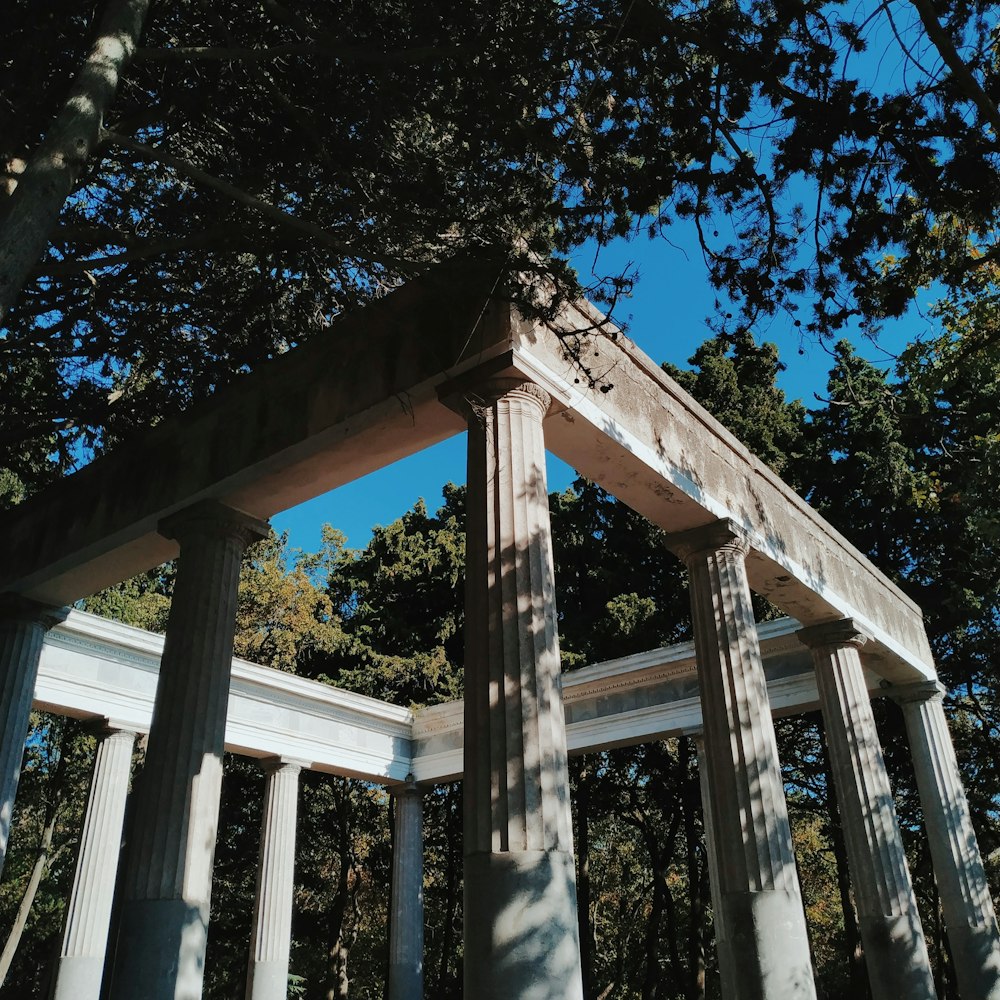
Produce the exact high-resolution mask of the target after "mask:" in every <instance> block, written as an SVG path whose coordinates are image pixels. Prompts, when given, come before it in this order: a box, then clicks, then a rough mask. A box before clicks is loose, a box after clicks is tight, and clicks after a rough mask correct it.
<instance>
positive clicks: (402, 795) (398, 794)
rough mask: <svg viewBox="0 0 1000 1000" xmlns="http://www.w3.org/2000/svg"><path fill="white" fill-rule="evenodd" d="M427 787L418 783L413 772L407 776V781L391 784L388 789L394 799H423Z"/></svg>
mask: <svg viewBox="0 0 1000 1000" xmlns="http://www.w3.org/2000/svg"><path fill="white" fill-rule="evenodd" d="M426 790H427V789H426V788H424V786H423V785H418V784H417V782H416V780H415V779H414V777H413V775H412V774H408V775H407V776H406V781H404V782H402V784H399V785H390V787H389V789H388V791H389V794H390V795H391V796H392V797H393V798H394V799H410V798H416V799H422V798H423V797H424V792H425V791H426Z"/></svg>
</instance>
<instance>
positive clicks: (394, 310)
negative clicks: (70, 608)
mask: <svg viewBox="0 0 1000 1000" xmlns="http://www.w3.org/2000/svg"><path fill="white" fill-rule="evenodd" d="M495 280H496V269H495V268H493V269H492V270H491V269H489V268H487V267H483V266H472V265H469V266H465V267H464V268H459V269H458V270H457V271H456V270H454V268H452V269H450V270H448V271H447V272H445V271H440V270H439V271H435V272H432V273H431V274H429V275H427V276H426V277H424V278H421V279H419V280H415V281H413V282H412V283H410V284H408V285H407V286H406V287H405V288H402V289H401V290H399V291H398V292H395V293H393V294H392V295H391V296H388V297H386V298H384V299H381V300H379V301H378V302H375V303H373V304H372V305H370V306H368V307H366V308H365V309H363V310H359V311H358V312H356V313H352V314H350V315H347V316H344V317H342V318H340V319H338V320H337V321H336V323H334V324H333V326H331V328H330V329H329V331H327V332H326V333H324V334H322V335H319V336H316V337H314V338H313V339H312V340H310V341H309V342H308V343H306V344H303V345H302V346H301V347H297V348H295V349H294V350H292V351H289V352H288V353H287V354H284V355H281V356H280V357H278V358H275V359H274V360H273V361H271V362H269V363H267V364H265V365H262V366H261V367H260V368H259V369H258V370H257V371H256V372H254V373H253V374H252V375H250V376H245V377H244V376H241V377H238V378H236V379H235V380H234V381H233V382H232V383H231V384H230V385H228V386H226V387H225V388H223V389H221V390H220V391H219V392H217V393H216V394H215V395H214V396H212V397H211V398H210V399H208V400H206V401H204V402H203V403H201V404H198V405H195V406H193V407H192V408H191V409H190V410H189V411H186V412H185V413H183V414H179V415H177V416H175V417H171V418H169V419H167V420H164V421H163V422H162V423H161V424H159V425H157V426H156V427H154V428H152V429H151V430H150V431H149V432H147V433H145V434H142V435H140V436H139V437H138V438H136V439H134V440H132V441H130V442H127V443H126V444H125V445H123V446H122V447H119V448H117V449H116V450H115V451H114V452H112V453H111V454H109V455H107V456H105V457H103V458H100V459H98V460H96V461H95V462H93V463H91V464H90V465H88V466H86V467H85V468H83V469H81V470H80V471H79V472H77V473H74V474H73V475H71V476H69V477H67V478H66V479H64V480H62V481H60V482H58V483H56V484H54V485H53V486H52V487H50V488H49V489H48V490H46V491H44V492H42V493H41V494H39V495H37V496H35V497H32V498H31V499H30V500H28V501H27V502H25V503H23V504H21V505H19V506H17V507H15V508H13V509H11V510H8V511H4V512H3V513H2V514H0V537H2V538H3V539H4V560H3V565H2V567H0V593H3V592H5V591H12V592H14V593H18V594H21V595H23V596H31V597H33V598H34V599H36V600H39V601H42V602H43V603H48V604H53V605H62V604H71V603H72V602H73V601H75V600H78V599H79V598H81V597H86V596H87V595H89V594H92V593H95V592H96V591H98V590H100V589H101V588H103V587H106V586H109V585H111V584H113V583H116V582H118V581H119V580H123V579H126V578H128V577H129V576H133V575H134V574H136V573H141V572H143V571H145V570H147V569H149V568H150V567H152V566H156V565H159V564H160V563H162V562H165V561H166V560H168V559H172V558H173V557H174V556H175V555H176V554H177V546H176V544H175V543H174V542H171V541H169V540H167V539H165V538H163V537H162V536H160V535H158V534H157V533H156V525H157V522H158V521H160V520H161V519H162V518H163V517H165V516H167V515H169V514H171V513H173V512H174V511H175V510H179V509H180V508H182V507H187V506H189V505H190V504H191V503H193V502H195V501H196V500H200V499H205V498H212V499H216V500H220V501H222V502H223V503H225V504H227V505H228V506H231V507H235V508H237V509H239V510H242V511H244V512H246V513H247V514H250V515H252V516H254V517H259V518H268V517H270V516H271V515H273V514H275V513H277V512H279V511H282V510H286V509H287V508H289V507H293V506H295V505H296V504H298V503H301V502H303V501H305V500H309V499H311V498H312V497H315V496H319V495H321V494H322V493H325V492H327V491H328V490H331V489H333V488H335V487H337V486H340V485H342V484H343V483H347V482H350V481H351V480H354V479H357V478H359V477H361V476H364V475H366V474H367V473H369V472H372V471H373V470H375V469H379V468H382V467H384V466H386V465H389V464H391V463H392V462H395V461H396V460H397V459H400V458H404V457H405V456H407V455H410V454H413V453H414V452H416V451H420V450H421V449H423V448H426V447H429V446H430V445H432V444H435V443H436V442H438V441H440V440H443V439H444V438H446V437H450V436H452V435H453V434H456V433H459V432H460V431H462V430H464V427H465V425H464V423H463V421H462V420H461V418H460V417H459V416H458V415H456V414H455V413H453V412H452V411H451V410H448V409H447V408H446V407H444V406H441V405H440V404H439V403H438V401H437V394H436V391H435V387H436V386H437V385H438V384H440V383H441V382H443V381H446V380H447V379H448V378H451V377H454V376H455V375H456V374H457V373H460V372H461V371H462V370H463V368H464V367H468V366H469V365H479V364H481V363H482V362H483V361H485V360H487V359H488V358H490V357H492V356H493V355H495V354H496V353H502V352H503V351H504V350H505V349H506V348H507V346H508V345H507V340H506V332H507V331H506V329H505V328H504V327H503V326H502V325H499V324H498V323H497V322H496V320H498V319H499V320H501V321H504V314H503V313H501V312H500V311H499V310H493V311H491V310H490V309H488V308H487V303H488V296H489V292H490V289H491V288H492V287H493V285H494V284H495Z"/></svg>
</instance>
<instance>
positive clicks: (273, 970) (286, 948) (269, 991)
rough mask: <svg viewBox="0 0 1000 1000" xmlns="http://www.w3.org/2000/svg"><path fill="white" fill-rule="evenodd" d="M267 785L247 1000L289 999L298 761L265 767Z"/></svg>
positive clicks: (270, 762) (276, 760)
mask: <svg viewBox="0 0 1000 1000" xmlns="http://www.w3.org/2000/svg"><path fill="white" fill-rule="evenodd" d="M263 767H264V773H265V774H266V775H267V785H266V788H265V791H264V816H263V821H262V823H261V831H260V856H259V859H258V862H257V895H256V898H255V900H254V913H253V929H252V931H251V934H250V961H249V963H248V966H247V991H246V1000H285V998H286V997H287V996H288V961H289V956H290V954H291V945H292V907H293V903H294V898H295V819H296V816H297V815H298V801H299V772H300V771H301V770H302V766H301V764H300V763H299V762H298V761H295V760H287V759H286V758H283V757H277V758H271V759H269V760H266V761H264V762H263Z"/></svg>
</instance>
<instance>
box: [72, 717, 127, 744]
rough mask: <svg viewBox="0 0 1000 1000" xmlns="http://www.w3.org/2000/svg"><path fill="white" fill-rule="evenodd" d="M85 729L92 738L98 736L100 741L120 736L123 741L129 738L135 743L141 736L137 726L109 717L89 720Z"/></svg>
mask: <svg viewBox="0 0 1000 1000" xmlns="http://www.w3.org/2000/svg"><path fill="white" fill-rule="evenodd" d="M85 728H86V729H87V731H88V732H89V733H90V735H91V736H96V737H97V738H98V739H106V738H107V737H110V736H120V737H122V738H123V739H126V738H127V739H129V740H132V741H133V742H134V741H135V738H136V737H137V736H138V735H139V731H138V730H137V729H136V728H135V726H132V725H129V724H128V723H126V722H119V721H118V720H116V719H110V718H108V717H107V716H95V717H94V718H92V719H88V720H87V721H86V723H85Z"/></svg>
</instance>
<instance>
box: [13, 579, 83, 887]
mask: <svg viewBox="0 0 1000 1000" xmlns="http://www.w3.org/2000/svg"><path fill="white" fill-rule="evenodd" d="M66 614H67V611H66V609H65V608H52V607H49V606H48V605H46V604H39V603H37V602H36V601H28V600H25V599H24V598H23V597H18V596H17V595H14V594H5V595H0V872H2V871H3V864H4V859H5V858H6V856H7V840H8V838H9V836H10V824H11V820H12V819H13V816H14V799H15V797H16V795H17V783H18V780H19V779H20V777H21V761H22V760H23V758H24V742H25V740H26V739H27V737H28V724H29V718H30V716H31V699H32V696H33V694H34V691H35V680H36V678H37V677H38V661H39V659H40V658H41V655H42V641H43V639H44V638H45V633H46V632H47V631H48V630H49V629H50V628H51V627H52V626H53V625H56V624H58V623H59V622H61V621H62V620H63V619H64V618H65V617H66Z"/></svg>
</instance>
